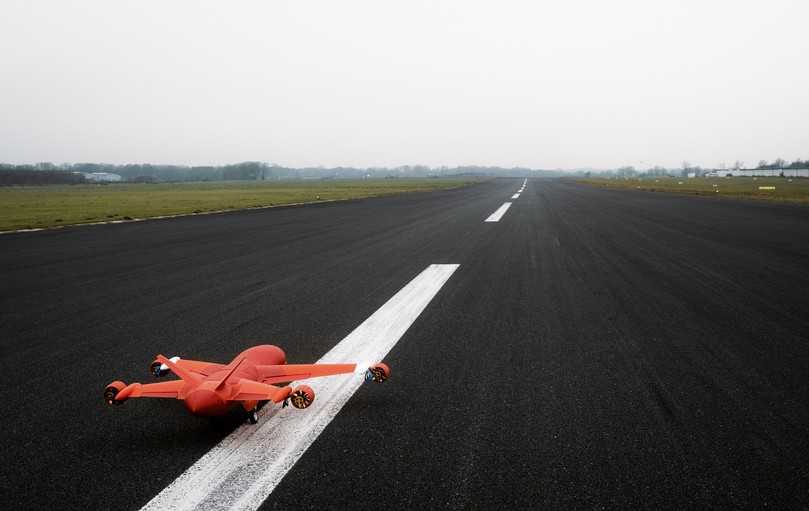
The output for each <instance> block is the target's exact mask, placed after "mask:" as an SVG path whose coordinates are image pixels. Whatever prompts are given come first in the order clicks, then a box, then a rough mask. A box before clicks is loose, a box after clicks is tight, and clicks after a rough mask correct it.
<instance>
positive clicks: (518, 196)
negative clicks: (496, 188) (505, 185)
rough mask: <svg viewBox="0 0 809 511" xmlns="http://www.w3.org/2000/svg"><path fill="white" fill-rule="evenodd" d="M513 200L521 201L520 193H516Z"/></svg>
mask: <svg viewBox="0 0 809 511" xmlns="http://www.w3.org/2000/svg"><path fill="white" fill-rule="evenodd" d="M511 198H512V199H519V198H520V192H517V193H515V194H514V195H512V196H511Z"/></svg>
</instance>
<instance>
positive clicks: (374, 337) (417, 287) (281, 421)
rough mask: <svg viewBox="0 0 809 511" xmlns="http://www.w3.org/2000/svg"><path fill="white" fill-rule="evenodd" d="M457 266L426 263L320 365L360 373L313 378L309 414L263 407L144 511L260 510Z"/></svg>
mask: <svg viewBox="0 0 809 511" xmlns="http://www.w3.org/2000/svg"><path fill="white" fill-rule="evenodd" d="M456 269H458V265H457V264H433V265H430V266H428V267H427V268H426V269H425V270H424V271H422V272H421V273H420V274H419V275H418V276H416V277H415V278H414V279H413V280H411V281H410V282H409V283H408V284H407V285H406V286H405V287H403V288H402V289H401V290H400V291H399V292H398V293H396V294H395V295H394V296H393V297H392V298H391V299H390V300H388V301H387V302H386V303H385V304H384V305H383V306H382V307H380V308H379V309H378V310H377V311H376V312H374V313H373V314H372V315H371V316H370V317H369V318H368V319H366V320H365V321H364V322H363V323H362V324H361V325H360V326H358V327H357V328H356V329H355V330H354V331H353V332H351V333H350V334H348V336H347V337H346V338H345V339H343V340H342V341H340V342H339V343H338V344H337V345H336V346H335V347H334V348H332V349H331V350H330V351H329V352H328V353H326V354H325V355H324V356H323V358H321V359H320V360H318V362H319V363H324V364H333V363H344V362H354V361H356V362H357V363H358V364H360V366H358V372H357V374H354V375H340V376H331V377H328V378H318V379H316V380H313V381H312V383H311V385H312V387H313V388H314V389H315V392H316V393H317V398H316V399H315V401H314V403H313V404H312V406H311V407H309V408H308V409H306V410H297V409H295V408H292V407H289V408H283V409H281V408H279V407H272V408H271V407H270V406H267V407H265V408H264V409H262V415H263V416H262V417H261V418H260V419H259V421H260V422H259V425H258V426H251V425H244V426H240V427H239V428H238V429H237V430H236V431H234V432H233V433H231V434H230V435H229V436H228V437H227V438H225V439H224V440H222V441H221V442H220V443H219V444H218V445H217V446H215V447H214V448H213V449H211V450H210V451H208V453H207V454H205V455H204V456H203V457H202V458H200V460H199V461H197V462H196V463H194V465H192V466H191V467H190V468H189V469H188V470H186V471H185V472H184V473H183V474H181V475H180V477H178V478H177V479H176V480H175V481H174V482H173V483H171V484H170V485H169V486H167V487H166V488H165V489H164V490H163V491H162V492H160V493H159V494H158V495H157V496H156V497H155V498H153V499H152V500H151V501H150V502H149V503H148V504H146V506H144V507H143V509H148V510H164V509H170V510H175V509H206V510H209V509H214V510H219V509H241V510H255V509H257V508H258V507H259V506H260V505H261V504H262V503H263V502H264V500H265V499H266V498H267V496H269V495H270V493H272V491H273V489H275V487H276V486H277V485H278V483H279V482H281V479H283V477H284V476H285V475H286V473H287V472H289V470H290V469H291V468H292V466H293V465H294V464H295V462H296V461H298V459H299V458H300V457H301V456H302V455H303V453H304V452H305V451H306V449H307V448H309V446H310V445H312V443H313V442H314V441H315V439H316V438H317V437H318V435H320V433H321V432H322V431H323V430H324V429H325V427H326V426H327V425H328V424H329V422H331V420H332V419H333V418H334V417H335V416H336V415H337V413H338V412H339V411H340V409H341V408H342V407H343V405H345V404H346V402H347V401H348V400H349V398H350V397H351V396H352V395H353V394H354V392H355V391H356V390H357V389H358V388H359V387H360V386H361V385H362V384H363V373H364V370H365V368H366V367H367V366H368V365H371V364H373V363H376V362H378V361H381V360H383V359H384V358H385V355H387V353H388V352H389V351H390V350H391V348H393V346H394V345H396V343H397V342H398V341H399V339H400V338H401V337H402V335H404V333H405V332H406V331H407V329H408V328H410V325H412V324H413V322H414V321H415V320H416V318H418V317H419V315H420V314H421V312H422V311H423V310H424V309H425V308H426V307H427V305H428V304H429V303H430V301H431V300H432V299H433V297H434V296H435V295H436V294H437V293H438V291H439V290H440V289H441V287H443V285H444V284H445V283H446V282H447V280H449V278H450V277H451V276H452V274H453V273H454V272H455V270H456ZM391 371H392V372H393V375H394V376H393V379H392V380H391V381H390V382H388V383H386V384H385V385H396V367H392V368H391ZM375 390H376V389H375ZM379 391H384V386H383V387H380V388H379ZM167 455H170V453H167Z"/></svg>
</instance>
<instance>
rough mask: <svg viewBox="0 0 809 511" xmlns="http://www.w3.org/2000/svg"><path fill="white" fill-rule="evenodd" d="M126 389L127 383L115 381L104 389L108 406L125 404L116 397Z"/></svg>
mask: <svg viewBox="0 0 809 511" xmlns="http://www.w3.org/2000/svg"><path fill="white" fill-rule="evenodd" d="M125 388H126V383H124V382H122V381H117V380H116V381H114V382H112V383H110V384H109V385H107V388H105V389H104V401H106V402H107V404H108V405H121V404H123V403H124V402H123V401H118V400H117V399H115V396H117V395H118V393H119V392H121V391H122V390H124V389H125Z"/></svg>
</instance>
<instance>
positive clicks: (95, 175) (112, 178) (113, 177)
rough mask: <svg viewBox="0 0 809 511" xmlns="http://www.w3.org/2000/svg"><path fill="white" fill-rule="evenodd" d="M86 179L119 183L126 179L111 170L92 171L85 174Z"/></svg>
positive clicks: (96, 181)
mask: <svg viewBox="0 0 809 511" xmlns="http://www.w3.org/2000/svg"><path fill="white" fill-rule="evenodd" d="M84 179H86V180H87V181H92V182H94V183H102V182H103V183H117V182H119V181H123V180H124V179H123V178H122V177H121V176H119V175H118V174H113V173H111V172H90V173H85V174H84Z"/></svg>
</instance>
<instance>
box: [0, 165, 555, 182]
mask: <svg viewBox="0 0 809 511" xmlns="http://www.w3.org/2000/svg"><path fill="white" fill-rule="evenodd" d="M99 172H105V173H111V174H117V175H119V176H121V177H122V178H123V180H124V181H127V182H134V183H152V182H182V181H270V180H294V179H369V178H370V179H391V178H406V177H424V178H426V177H452V176H500V177H524V176H529V175H535V176H559V175H562V174H563V173H562V172H560V171H548V170H535V169H529V168H523V167H514V168H502V167H488V166H459V167H428V166H426V165H403V166H400V167H394V168H387V167H371V168H356V167H304V168H294V167H283V166H280V165H273V164H270V163H265V162H258V161H247V162H241V163H235V164H231V165H218V166H216V165H209V166H184V165H158V164H149V163H146V164H141V163H138V164H124V165H116V164H108V163H65V164H58V165H57V164H54V163H37V164H33V165H13V164H7V163H0V184H2V185H10V184H80V183H85V182H87V180H86V179H85V177H84V175H85V174H93V173H99Z"/></svg>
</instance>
